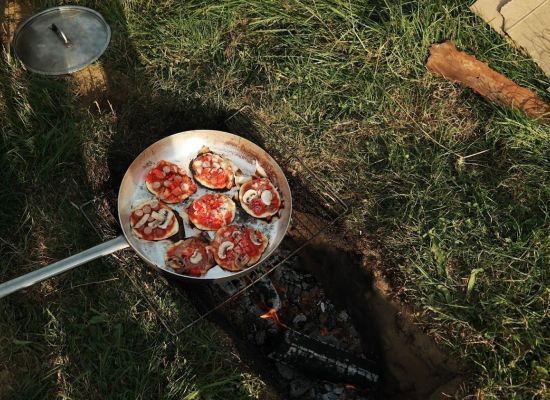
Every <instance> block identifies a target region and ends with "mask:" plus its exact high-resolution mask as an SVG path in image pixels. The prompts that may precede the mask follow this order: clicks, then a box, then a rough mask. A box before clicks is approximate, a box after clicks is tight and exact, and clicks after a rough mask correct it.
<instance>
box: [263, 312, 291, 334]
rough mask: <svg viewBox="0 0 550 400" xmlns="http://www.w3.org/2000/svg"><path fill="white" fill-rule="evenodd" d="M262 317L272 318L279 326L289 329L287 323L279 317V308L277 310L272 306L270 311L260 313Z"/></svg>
mask: <svg viewBox="0 0 550 400" xmlns="http://www.w3.org/2000/svg"><path fill="white" fill-rule="evenodd" d="M260 318H264V319H266V318H267V319H270V320H272V321H273V322H275V323H276V324H277V326H280V327H281V328H283V329H288V326H287V325H285V324H284V323H283V322H281V319H280V318H279V314H277V310H275V309H274V308H270V309H269V311H268V312H266V313H265V314H262V315H260Z"/></svg>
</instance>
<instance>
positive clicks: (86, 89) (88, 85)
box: [71, 63, 109, 111]
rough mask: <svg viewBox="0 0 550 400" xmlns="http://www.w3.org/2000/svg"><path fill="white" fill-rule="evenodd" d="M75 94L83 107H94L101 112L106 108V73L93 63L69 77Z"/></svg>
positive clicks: (99, 65)
mask: <svg viewBox="0 0 550 400" xmlns="http://www.w3.org/2000/svg"><path fill="white" fill-rule="evenodd" d="M71 78H72V81H73V83H74V90H75V94H76V96H77V98H78V100H79V102H80V103H81V105H82V106H84V107H90V106H94V109H95V110H97V111H101V108H102V107H105V106H108V103H107V102H108V93H109V90H108V85H107V73H106V72H105V69H104V68H103V67H102V66H101V64H99V63H94V64H92V65H90V66H88V67H86V68H84V69H82V70H80V71H77V72H75V73H73V74H72V75H71Z"/></svg>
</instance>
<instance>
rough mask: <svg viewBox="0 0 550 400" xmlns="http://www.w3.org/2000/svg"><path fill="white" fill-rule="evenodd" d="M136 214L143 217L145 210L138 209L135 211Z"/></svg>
mask: <svg viewBox="0 0 550 400" xmlns="http://www.w3.org/2000/svg"><path fill="white" fill-rule="evenodd" d="M134 214H135V215H136V217H143V211H142V210H136V211H134Z"/></svg>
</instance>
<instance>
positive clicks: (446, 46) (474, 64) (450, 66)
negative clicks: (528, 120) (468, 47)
mask: <svg viewBox="0 0 550 400" xmlns="http://www.w3.org/2000/svg"><path fill="white" fill-rule="evenodd" d="M426 67H427V68H428V69H429V70H430V71H431V72H433V73H435V74H438V75H441V76H443V77H444V78H446V79H449V80H451V81H453V82H456V83H459V84H461V85H463V86H466V87H469V88H470V89H473V90H474V91H475V92H476V93H479V94H480V95H482V96H483V97H485V98H486V99H488V100H490V101H492V102H495V103H497V104H499V105H501V106H505V107H511V108H515V109H517V110H520V111H522V112H524V113H525V114H527V115H528V116H530V117H532V118H535V119H537V120H539V121H542V122H544V121H548V120H549V119H550V106H548V104H546V103H545V102H544V101H543V100H542V99H541V98H540V97H539V96H538V95H537V94H536V93H535V92H533V91H532V90H530V89H527V88H525V87H521V86H519V85H518V84H516V83H515V82H514V81H512V80H511V79H508V78H507V77H505V76H504V75H502V74H499V73H498V72H496V71H495V70H493V69H491V68H490V67H489V66H488V65H487V64H485V63H483V62H481V61H479V60H478V59H477V58H475V57H474V56H471V55H469V54H467V53H464V52H462V51H459V50H457V48H456V46H455V45H454V44H453V43H452V42H445V43H441V44H434V45H432V46H431V47H430V56H429V57H428V62H427V63H426Z"/></svg>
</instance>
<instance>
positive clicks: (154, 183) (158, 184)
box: [153, 181, 161, 189]
mask: <svg viewBox="0 0 550 400" xmlns="http://www.w3.org/2000/svg"><path fill="white" fill-rule="evenodd" d="M160 185H161V183H160V182H159V181H157V182H153V189H158V188H160Z"/></svg>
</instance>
